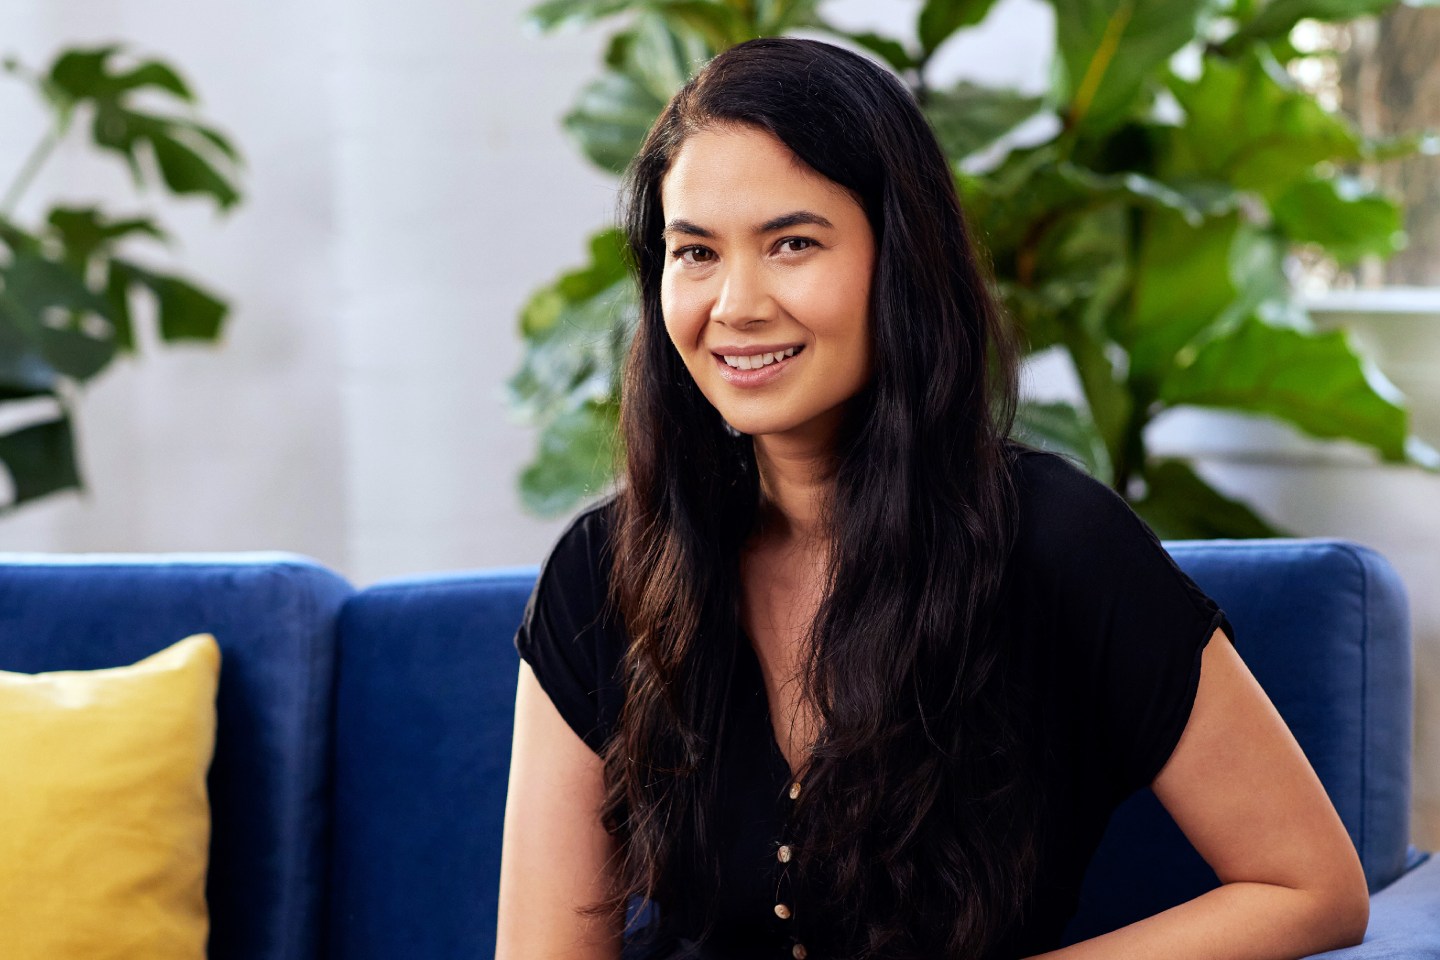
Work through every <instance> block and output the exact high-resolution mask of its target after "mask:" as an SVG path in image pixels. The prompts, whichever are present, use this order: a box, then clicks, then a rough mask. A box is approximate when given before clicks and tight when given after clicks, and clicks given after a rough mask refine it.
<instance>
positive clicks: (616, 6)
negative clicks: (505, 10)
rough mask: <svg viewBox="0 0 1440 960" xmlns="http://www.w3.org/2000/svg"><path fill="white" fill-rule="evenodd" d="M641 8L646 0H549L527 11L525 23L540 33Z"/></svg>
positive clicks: (579, 24)
mask: <svg viewBox="0 0 1440 960" xmlns="http://www.w3.org/2000/svg"><path fill="white" fill-rule="evenodd" d="M640 6H644V0H548V2H546V3H540V4H536V5H535V6H533V7H531V8H530V9H529V10H527V11H526V12H525V22H526V24H527V25H529V26H530V28H531V29H533V30H539V31H546V30H554V29H555V28H557V27H560V26H570V27H576V26H581V25H583V24H587V23H592V22H594V21H596V20H601V19H604V18H605V17H610V16H614V15H615V14H617V13H623V12H624V11H626V10H632V9H634V8H636V7H640Z"/></svg>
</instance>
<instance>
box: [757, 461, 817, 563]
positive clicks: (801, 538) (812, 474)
mask: <svg viewBox="0 0 1440 960" xmlns="http://www.w3.org/2000/svg"><path fill="white" fill-rule="evenodd" d="M754 444H755V464H756V466H757V468H758V469H759V472H760V527H761V530H762V531H763V536H765V538H766V539H767V540H769V541H770V542H771V543H772V544H774V545H777V546H819V545H822V544H824V543H825V542H826V541H828V539H829V532H828V531H827V530H826V529H825V505H826V504H827V503H828V502H829V500H830V497H831V495H832V494H833V492H834V489H835V458H834V446H833V444H832V443H831V442H829V441H828V439H827V440H818V439H815V438H806V437H796V436H793V435H790V434H762V435H760V436H757V437H755V439H754Z"/></svg>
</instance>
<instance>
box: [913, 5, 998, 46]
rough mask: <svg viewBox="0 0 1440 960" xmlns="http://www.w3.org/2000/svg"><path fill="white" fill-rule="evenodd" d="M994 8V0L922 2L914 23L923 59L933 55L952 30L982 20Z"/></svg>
mask: <svg viewBox="0 0 1440 960" xmlns="http://www.w3.org/2000/svg"><path fill="white" fill-rule="evenodd" d="M994 5H995V0H925V5H924V6H923V7H921V8H920V20H919V23H918V24H916V33H917V34H918V35H919V37H920V47H921V49H922V50H923V51H924V53H925V56H926V57H928V56H929V55H930V54H932V53H934V52H935V50H936V49H937V48H939V46H940V44H942V43H944V42H945V41H946V40H948V39H949V38H950V36H951V34H953V33H954V32H955V31H956V30H960V29H962V28H963V27H972V26H974V25H975V24H977V23H979V22H980V21H982V20H984V19H985V15H986V14H988V13H989V12H990V8H991V7H993V6H994Z"/></svg>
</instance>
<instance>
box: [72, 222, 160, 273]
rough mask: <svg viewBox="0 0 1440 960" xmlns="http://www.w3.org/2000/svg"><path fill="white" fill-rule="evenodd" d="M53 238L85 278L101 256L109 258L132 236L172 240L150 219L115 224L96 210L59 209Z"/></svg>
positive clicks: (74, 267)
mask: <svg viewBox="0 0 1440 960" xmlns="http://www.w3.org/2000/svg"><path fill="white" fill-rule="evenodd" d="M47 222H48V223H49V225H50V233H51V235H52V236H53V237H54V238H55V239H56V240H58V241H59V243H60V246H61V248H62V250H63V254H62V259H63V260H64V261H65V262H66V263H67V264H69V265H70V266H71V268H73V269H74V270H76V271H77V272H79V273H80V274H81V275H82V276H83V275H84V274H85V272H86V270H87V269H88V267H89V265H90V262H91V260H92V259H93V258H94V257H95V256H96V255H97V254H102V255H104V254H108V253H109V251H110V250H111V248H112V247H114V245H115V242H116V241H118V240H120V239H123V238H124V237H129V236H136V235H140V236H147V237H150V238H152V239H155V240H160V241H165V240H168V239H169V238H168V236H167V235H166V233H165V231H164V230H162V229H161V228H160V226H159V224H157V223H155V221H153V220H151V219H150V218H149V217H132V218H130V219H127V220H111V219H110V218H109V217H107V216H106V215H105V214H104V213H102V212H101V211H100V210H99V209H97V208H95V207H64V206H60V207H55V208H54V209H52V210H51V211H50V216H49V217H48V218H47Z"/></svg>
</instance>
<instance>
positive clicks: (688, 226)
mask: <svg viewBox="0 0 1440 960" xmlns="http://www.w3.org/2000/svg"><path fill="white" fill-rule="evenodd" d="M802 223H808V224H812V225H814V226H817V227H827V228H829V229H831V230H833V229H835V225H834V224H833V223H831V222H830V221H829V220H826V219H825V218H824V217H822V216H820V214H818V213H811V212H810V211H809V210H792V211H791V212H790V213H782V214H781V215H780V216H778V217H771V218H770V219H769V220H766V221H765V222H764V223H762V224H760V225H759V226H758V227H756V228H755V229H754V230H753V231H751V232H752V233H754V234H755V236H757V237H758V236H760V235H761V234H764V233H771V232H773V231H776V230H784V229H785V228H787V227H794V226H799V225H800V224H802ZM672 233H683V234H687V235H689V236H693V237H705V238H707V239H710V240H713V239H715V234H713V233H711V232H710V231H709V230H706V229H705V228H704V227H702V226H700V225H699V224H698V223H691V222H690V221H689V220H681V219H679V218H678V217H677V218H676V219H674V220H671V221H670V222H669V223H668V224H666V225H665V229H664V230H662V231H660V235H661V236H662V237H668V236H670V235H671V234H672Z"/></svg>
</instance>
